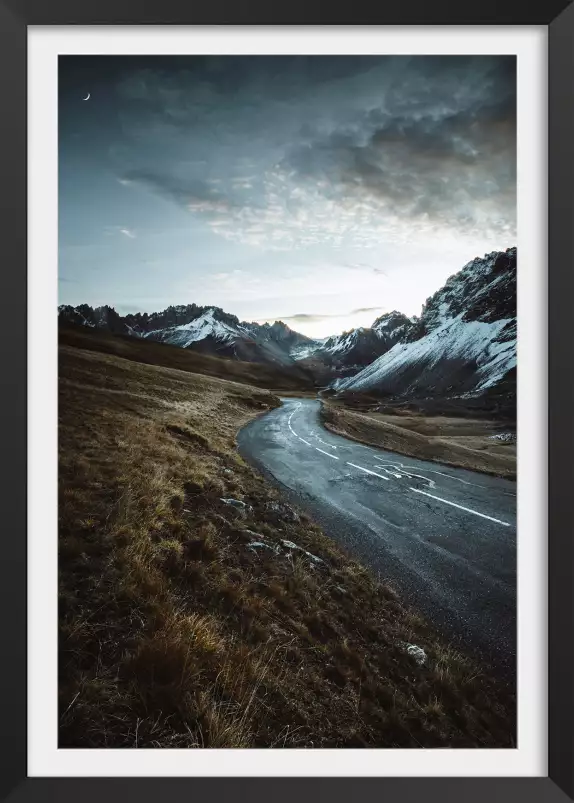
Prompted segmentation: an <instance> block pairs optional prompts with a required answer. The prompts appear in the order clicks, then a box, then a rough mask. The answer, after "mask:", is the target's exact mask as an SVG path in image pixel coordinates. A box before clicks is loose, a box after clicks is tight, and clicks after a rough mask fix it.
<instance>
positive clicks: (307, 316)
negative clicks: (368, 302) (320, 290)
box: [257, 307, 385, 323]
mask: <svg viewBox="0 0 574 803" xmlns="http://www.w3.org/2000/svg"><path fill="white" fill-rule="evenodd" d="M383 309H385V308H384V307H359V308H357V309H354V310H351V312H342V313H339V314H334V313H333V314H320V313H306V312H300V313H298V314H296V315H288V316H287V317H282V318H281V320H282V321H283V323H321V322H322V321H328V320H331V319H332V318H348V317H351V316H353V315H360V314H361V313H365V312H379V311H380V310H383ZM273 320H276V319H272V318H262V319H260V320H258V321H257V323H271V322H272V321H273Z"/></svg>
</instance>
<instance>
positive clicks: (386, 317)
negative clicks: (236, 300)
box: [58, 247, 517, 398]
mask: <svg viewBox="0 0 574 803" xmlns="http://www.w3.org/2000/svg"><path fill="white" fill-rule="evenodd" d="M516 265H517V250H516V247H512V248H507V249H506V251H492V252H491V253H489V254H485V255H484V257H475V258H474V259H472V260H471V261H470V262H468V263H467V264H466V265H465V266H464V267H463V268H462V269H461V270H460V271H458V272H457V273H455V274H453V275H452V276H450V277H449V278H448V279H447V280H446V282H445V284H444V285H443V287H441V288H440V289H439V290H437V291H436V292H435V293H434V294H433V295H432V296H430V297H429V298H427V300H426V302H425V303H424V304H423V307H422V310H421V314H420V316H418V317H417V316H414V317H412V318H409V317H408V316H406V315H404V314H403V313H402V312H399V311H397V310H393V311H391V312H386V313H384V314H383V315H381V316H379V317H378V318H377V319H376V320H375V321H374V322H373V324H372V326H370V327H357V328H354V329H350V330H347V331H345V332H342V333H341V334H338V335H332V336H330V337H328V338H324V339H322V340H313V339H312V338H309V337H307V336H305V335H303V334H301V333H299V332H296V331H294V330H293V329H291V328H290V327H289V326H287V325H286V324H285V323H284V322H282V321H275V322H274V323H272V324H270V323H264V324H259V323H256V322H247V321H240V320H239V318H238V317H237V316H235V315H232V314H230V313H227V312H225V311H224V310H223V309H221V307H217V306H213V305H211V306H198V305H197V304H187V305H172V306H169V307H167V308H166V309H165V310H162V311H161V312H158V313H130V314H128V315H125V316H121V315H119V313H117V312H116V310H115V309H114V308H113V307H109V306H107V305H104V306H101V307H96V308H95V309H94V308H92V307H90V306H89V305H87V304H80V305H78V306H77V307H72V306H70V305H61V306H60V307H59V308H58V311H59V320H60V321H61V322H69V323H76V324H81V325H82V326H88V327H92V328H96V329H105V330H107V331H109V332H111V333H114V334H128V335H131V336H134V337H139V338H142V339H149V340H155V341H158V342H162V343H168V344H171V345H175V346H179V347H181V348H186V349H193V350H194V351H198V352H200V353H203V354H210V355H214V356H222V357H226V358H228V359H238V360H242V361H246V362H260V363H269V364H274V365H280V366H282V367H284V368H293V369H296V370H298V371H299V370H302V371H304V372H306V373H308V374H310V375H312V376H313V377H314V379H315V382H316V384H321V385H323V386H324V385H329V386H330V387H331V388H332V389H333V390H334V391H335V392H337V393H341V392H346V393H348V392H352V393H369V394H375V395H381V396H398V397H407V396H412V397H418V398H421V397H432V396H439V395H442V396H445V397H446V396H452V397H464V395H465V394H467V395H468V394H471V395H472V394H477V393H481V392H484V391H486V390H488V389H492V388H494V387H496V386H498V385H501V384H502V383H503V384H504V387H505V389H506V390H505V392H506V393H507V394H511V395H512V394H513V393H515V385H516V381H515V370H516ZM513 372H514V373H513ZM513 376H514V379H512V377H513Z"/></svg>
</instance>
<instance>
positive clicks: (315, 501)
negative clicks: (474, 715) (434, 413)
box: [238, 399, 516, 676]
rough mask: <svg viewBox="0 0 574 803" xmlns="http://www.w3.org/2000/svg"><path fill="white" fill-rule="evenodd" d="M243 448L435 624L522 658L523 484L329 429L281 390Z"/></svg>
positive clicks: (246, 434) (476, 647)
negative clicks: (519, 564)
mask: <svg viewBox="0 0 574 803" xmlns="http://www.w3.org/2000/svg"><path fill="white" fill-rule="evenodd" d="M282 401H283V406H282V407H280V408H278V409H276V410H273V411H271V412H270V413H267V414H265V415H264V416H262V417H261V418H259V419H256V420H255V421H253V422H251V424H249V425H247V426H246V427H245V428H244V429H242V430H241V432H240V433H239V437H238V445H239V451H240V453H241V454H242V455H243V457H244V458H245V459H246V460H248V461H249V462H250V463H251V464H252V465H255V466H256V467H257V468H259V469H260V470H261V471H262V472H263V473H264V474H266V475H267V476H268V477H269V478H270V479H271V480H272V481H274V482H275V484H277V485H279V486H280V487H281V488H282V489H283V490H284V491H285V492H286V493H287V495H288V496H290V497H291V499H292V500H293V501H294V502H296V503H297V504H298V505H299V506H300V507H301V508H302V509H305V510H307V511H308V512H309V513H310V514H311V515H312V516H313V517H314V519H315V520H316V521H318V522H319V523H320V524H321V525H322V526H323V528H324V530H325V532H326V533H327V534H328V535H329V536H330V537H331V538H333V539H334V540H335V541H338V542H339V543H340V544H342V545H343V546H345V547H346V548H347V549H348V551H349V552H351V553H352V554H353V555H354V556H355V557H356V558H357V559H359V560H360V561H362V562H363V563H364V564H366V565H369V566H370V567H371V568H372V569H373V570H374V571H375V572H376V573H377V574H378V575H379V576H380V578H381V580H390V581H392V583H393V585H394V586H395V587H396V588H397V590H400V591H401V593H402V595H403V596H404V597H405V598H406V599H407V600H408V601H409V602H410V603H411V604H412V605H413V606H414V607H416V608H418V609H419V610H420V611H421V612H422V613H423V614H424V615H425V616H426V618H427V619H428V620H429V621H430V622H431V623H432V624H433V625H434V627H435V628H436V629H437V630H438V631H439V632H440V633H442V634H443V636H444V637H446V638H447V639H448V640H449V641H451V642H452V643H453V646H456V647H458V648H460V649H462V650H464V651H465V652H471V653H473V654H474V655H476V656H478V657H480V658H482V659H483V660H485V661H486V662H488V663H491V664H492V665H493V666H495V667H497V668H499V669H500V670H502V671H503V672H504V674H506V675H512V676H513V675H514V673H515V663H516V483H514V482H511V481H509V480H504V479H499V478H497V477H490V476H488V475H486V474H479V473H476V472H473V471H466V470H463V469H457V468H452V467H450V466H442V465H441V464H440V463H432V462H426V461H422V460H417V459H415V458H411V457H405V456H403V455H400V454H397V453H395V452H386V451H383V450H382V449H377V448H374V447H370V446H369V447H367V446H363V445H362V444H359V443H355V442H354V441H351V440H347V439H346V438H343V437H340V436H338V435H334V434H333V433H331V432H328V431H327V430H326V429H325V428H324V427H323V425H322V423H321V421H320V418H319V408H320V402H319V401H317V400H314V399H283V400H282Z"/></svg>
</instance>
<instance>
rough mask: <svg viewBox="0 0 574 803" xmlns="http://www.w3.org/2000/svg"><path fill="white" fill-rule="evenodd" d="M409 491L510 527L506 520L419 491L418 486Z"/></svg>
mask: <svg viewBox="0 0 574 803" xmlns="http://www.w3.org/2000/svg"><path fill="white" fill-rule="evenodd" d="M410 490H411V491H414V492H415V493H416V494H423V495H424V496H430V498H431V499H436V500H437V502H444V503H445V505H452V506H453V507H458V508H459V510H465V511H466V512H467V513H474V515H475V516H480V517H481V518H483V519H488V520H489V521H495V522H496V523H497V524H502V525H503V526H504V527H510V524H509V523H508V522H507V521H500V519H495V518H494V517H493V516H487V515H486V514H485V513H479V512H478V510H471V509H470V508H469V507H463V506H462V505H457V504H456V502H450V501H449V500H448V499H442V498H441V497H440V496H433V494H429V493H427V492H426V491H420V490H419V489H418V488H411V489H410Z"/></svg>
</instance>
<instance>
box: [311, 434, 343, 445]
mask: <svg viewBox="0 0 574 803" xmlns="http://www.w3.org/2000/svg"><path fill="white" fill-rule="evenodd" d="M311 434H312V435H313V437H314V438H317V440H318V441H319V442H320V443H323V444H324V445H325V446H328V447H329V449H336V448H337V447H336V446H333V444H332V443H327V441H324V440H323V438H320V437H319V436H318V435H317V433H316V432H312V433H311Z"/></svg>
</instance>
